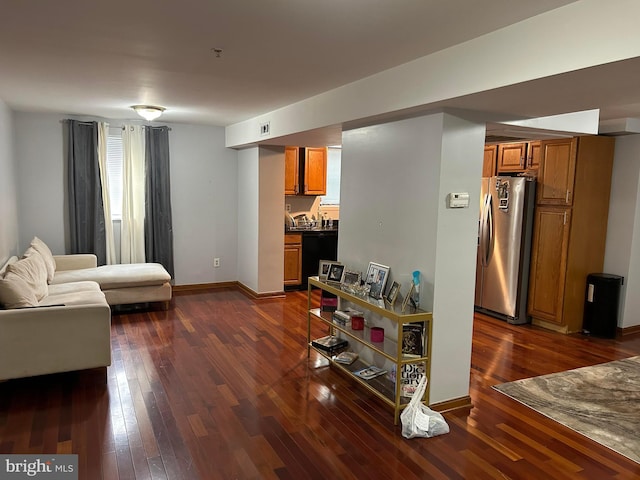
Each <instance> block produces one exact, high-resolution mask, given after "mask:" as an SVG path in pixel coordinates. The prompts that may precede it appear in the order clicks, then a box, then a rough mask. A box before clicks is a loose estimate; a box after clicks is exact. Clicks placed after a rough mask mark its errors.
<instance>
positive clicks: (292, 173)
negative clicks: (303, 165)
mask: <svg viewBox="0 0 640 480" xmlns="http://www.w3.org/2000/svg"><path fill="white" fill-rule="evenodd" d="M299 163H300V161H299V160H298V147H284V194H285V195H297V194H298V191H299V188H300V181H299V179H300V175H299V173H298V171H299V169H298V166H299Z"/></svg>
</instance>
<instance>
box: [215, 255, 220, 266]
mask: <svg viewBox="0 0 640 480" xmlns="http://www.w3.org/2000/svg"><path fill="white" fill-rule="evenodd" d="M213 266H214V267H215V268H218V267H219V266H220V259H219V258H218V257H216V258H214V259H213Z"/></svg>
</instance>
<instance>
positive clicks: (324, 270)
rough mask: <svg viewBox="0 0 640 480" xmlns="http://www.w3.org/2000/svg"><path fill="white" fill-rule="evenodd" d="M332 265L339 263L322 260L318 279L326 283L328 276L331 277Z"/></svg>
mask: <svg viewBox="0 0 640 480" xmlns="http://www.w3.org/2000/svg"><path fill="white" fill-rule="evenodd" d="M332 263H339V262H336V261H334V260H320V264H319V265H318V279H319V280H321V281H323V282H326V281H327V276H328V275H329V266H330V265H331V264H332Z"/></svg>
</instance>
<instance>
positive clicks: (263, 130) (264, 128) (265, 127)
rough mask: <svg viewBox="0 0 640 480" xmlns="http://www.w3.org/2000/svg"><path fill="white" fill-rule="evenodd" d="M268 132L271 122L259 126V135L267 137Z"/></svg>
mask: <svg viewBox="0 0 640 480" xmlns="http://www.w3.org/2000/svg"><path fill="white" fill-rule="evenodd" d="M270 131H271V122H266V123H261V124H260V135H269V132H270Z"/></svg>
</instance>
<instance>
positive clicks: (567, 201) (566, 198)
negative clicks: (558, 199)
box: [565, 190, 571, 203]
mask: <svg viewBox="0 0 640 480" xmlns="http://www.w3.org/2000/svg"><path fill="white" fill-rule="evenodd" d="M570 193H571V192H569V190H567V195H566V196H565V202H566V203H569V194H570Z"/></svg>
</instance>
